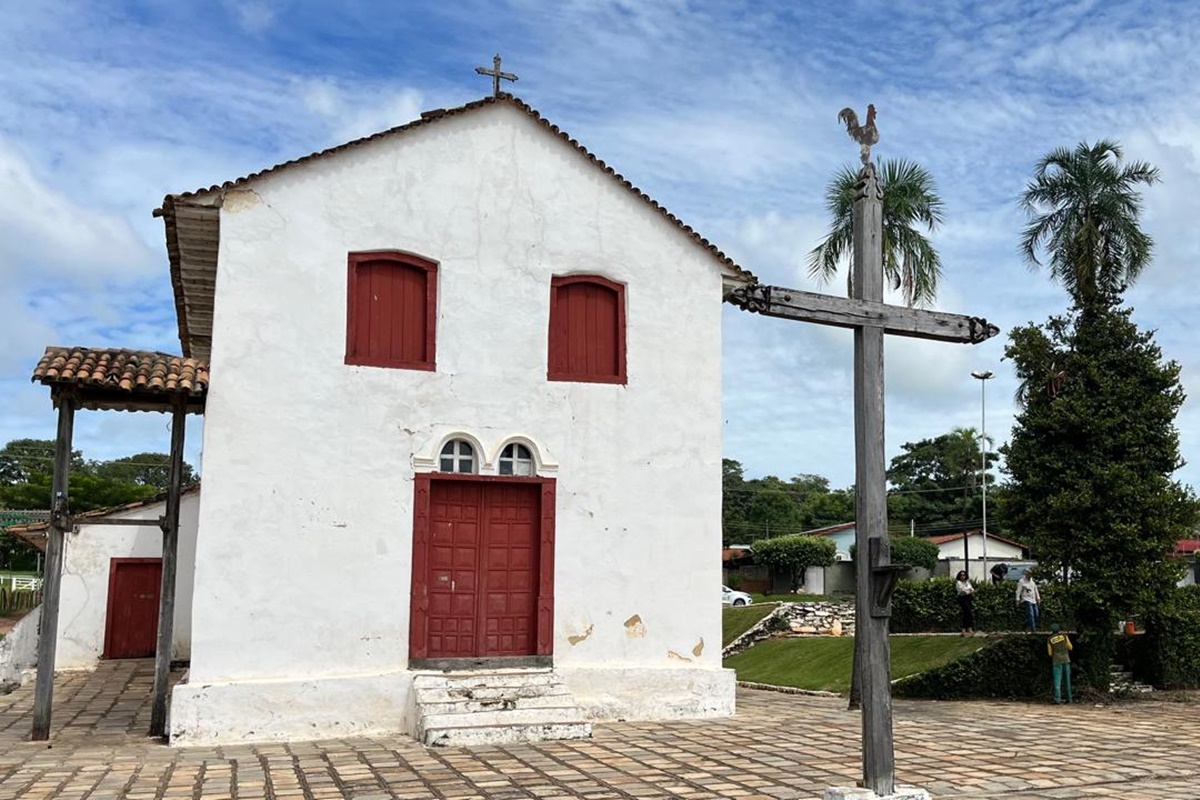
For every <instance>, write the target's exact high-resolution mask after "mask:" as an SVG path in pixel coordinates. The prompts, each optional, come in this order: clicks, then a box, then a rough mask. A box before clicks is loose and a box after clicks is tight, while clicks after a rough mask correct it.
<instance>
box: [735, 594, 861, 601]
mask: <svg viewBox="0 0 1200 800" xmlns="http://www.w3.org/2000/svg"><path fill="white" fill-rule="evenodd" d="M750 596H751V597H752V598H754V602H755V603H840V602H842V601H844V600H848V601H849V602H851V603H853V602H854V595H852V594H848V595H841V596H832V595H824V594H794V593H790V592H789V593H788V594H762V593H760V592H750Z"/></svg>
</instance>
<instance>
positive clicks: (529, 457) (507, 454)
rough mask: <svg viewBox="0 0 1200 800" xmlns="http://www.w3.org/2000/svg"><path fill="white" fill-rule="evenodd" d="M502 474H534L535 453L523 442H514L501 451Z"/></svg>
mask: <svg viewBox="0 0 1200 800" xmlns="http://www.w3.org/2000/svg"><path fill="white" fill-rule="evenodd" d="M500 474H501V475H533V454H532V453H530V452H529V448H528V447H526V446H525V445H523V444H517V443H516V442H513V443H512V444H510V445H508V446H507V447H505V448H504V449H503V450H502V451H500Z"/></svg>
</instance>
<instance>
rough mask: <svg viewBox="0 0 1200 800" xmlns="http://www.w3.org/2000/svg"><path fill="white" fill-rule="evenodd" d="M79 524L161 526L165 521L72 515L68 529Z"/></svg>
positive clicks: (68, 522)
mask: <svg viewBox="0 0 1200 800" xmlns="http://www.w3.org/2000/svg"><path fill="white" fill-rule="evenodd" d="M79 525H153V526H154V527H156V528H161V527H162V525H163V523H162V520H161V519H113V518H112V517H71V519H70V520H68V521H67V528H68V529H70V528H74V527H76V526H79Z"/></svg>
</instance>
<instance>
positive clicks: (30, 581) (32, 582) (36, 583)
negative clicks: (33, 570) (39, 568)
mask: <svg viewBox="0 0 1200 800" xmlns="http://www.w3.org/2000/svg"><path fill="white" fill-rule="evenodd" d="M0 586H3V587H5V588H8V589H12V590H13V591H16V590H18V589H32V590H33V591H37V590H38V589H41V588H42V579H41V578H35V577H33V576H32V575H0Z"/></svg>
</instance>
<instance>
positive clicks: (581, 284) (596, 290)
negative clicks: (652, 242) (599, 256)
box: [547, 275, 625, 383]
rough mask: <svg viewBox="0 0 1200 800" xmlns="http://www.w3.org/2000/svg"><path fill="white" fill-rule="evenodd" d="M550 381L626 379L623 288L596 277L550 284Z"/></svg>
mask: <svg viewBox="0 0 1200 800" xmlns="http://www.w3.org/2000/svg"><path fill="white" fill-rule="evenodd" d="M547 376H548V377H549V379H550V380H558V381H581V382H593V383H625V287H624V286H623V285H621V284H619V283H614V282H613V281H610V280H607V279H606V278H601V277H599V276H596V275H571V276H566V277H557V278H553V279H552V280H551V285H550V348H549V364H548V371H547Z"/></svg>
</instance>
